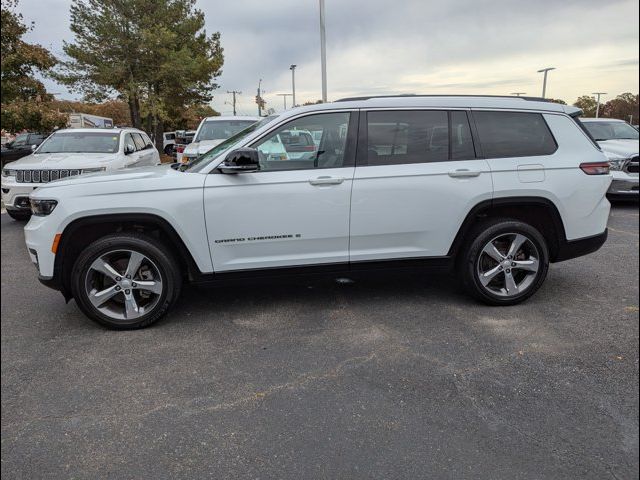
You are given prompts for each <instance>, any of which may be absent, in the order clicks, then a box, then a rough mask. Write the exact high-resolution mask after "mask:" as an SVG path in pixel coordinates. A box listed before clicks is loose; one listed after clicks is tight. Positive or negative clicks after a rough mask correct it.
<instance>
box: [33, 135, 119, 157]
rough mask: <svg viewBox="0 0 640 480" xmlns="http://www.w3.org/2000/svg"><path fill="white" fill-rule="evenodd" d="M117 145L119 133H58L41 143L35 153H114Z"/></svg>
mask: <svg viewBox="0 0 640 480" xmlns="http://www.w3.org/2000/svg"><path fill="white" fill-rule="evenodd" d="M119 144H120V134H119V133H114V132H60V133H54V134H53V135H51V136H50V137H49V138H48V139H47V140H45V141H44V142H42V145H40V148H39V149H38V150H37V151H36V152H35V153H116V152H117V151H118V146H119Z"/></svg>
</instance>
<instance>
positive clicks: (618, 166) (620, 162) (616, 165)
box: [609, 158, 626, 170]
mask: <svg viewBox="0 0 640 480" xmlns="http://www.w3.org/2000/svg"><path fill="white" fill-rule="evenodd" d="M625 162H626V159H625V158H617V159H615V160H609V165H610V166H611V170H622V168H623V167H624V164H625Z"/></svg>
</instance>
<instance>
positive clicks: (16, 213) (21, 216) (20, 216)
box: [7, 210, 31, 222]
mask: <svg viewBox="0 0 640 480" xmlns="http://www.w3.org/2000/svg"><path fill="white" fill-rule="evenodd" d="M7 215H9V216H10V217H11V218H13V219H14V220H18V221H19V222H26V221H27V220H29V219H30V218H31V212H30V211H28V210H25V211H22V210H7Z"/></svg>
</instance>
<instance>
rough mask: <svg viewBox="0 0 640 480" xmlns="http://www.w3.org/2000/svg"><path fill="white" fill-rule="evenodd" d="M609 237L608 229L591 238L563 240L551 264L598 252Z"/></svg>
mask: <svg viewBox="0 0 640 480" xmlns="http://www.w3.org/2000/svg"><path fill="white" fill-rule="evenodd" d="M608 236H609V229H605V231H604V232H602V233H600V234H598V235H594V236H592V237H585V238H579V239H577V240H565V241H564V242H563V243H561V244H560V246H559V247H558V254H557V255H556V256H555V258H554V259H553V260H552V262H562V261H564V260H570V259H572V258H576V257H581V256H583V255H588V254H589V253H593V252H595V251H596V250H599V249H600V247H602V245H604V242H606V241H607V237H608Z"/></svg>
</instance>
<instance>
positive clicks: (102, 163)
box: [2, 128, 160, 220]
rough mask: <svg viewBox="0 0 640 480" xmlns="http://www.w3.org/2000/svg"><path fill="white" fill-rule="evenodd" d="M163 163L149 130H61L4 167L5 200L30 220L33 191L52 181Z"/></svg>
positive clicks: (8, 206) (15, 214)
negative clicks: (146, 131)
mask: <svg viewBox="0 0 640 480" xmlns="http://www.w3.org/2000/svg"><path fill="white" fill-rule="evenodd" d="M159 163H160V155H159V154H158V150H156V148H155V147H154V146H153V143H152V142H151V140H150V139H149V137H148V136H147V134H146V133H144V132H142V131H140V130H137V129H135V128H109V129H104V128H101V129H98V128H73V129H65V130H57V131H56V132H54V133H53V134H52V135H50V136H49V137H48V138H47V139H46V140H45V141H44V142H42V144H40V146H39V147H38V148H36V149H35V150H34V151H33V153H32V154H31V155H28V156H26V157H22V158H21V159H19V160H16V161H15V162H12V163H10V164H8V165H7V166H6V167H5V168H3V169H2V201H3V202H4V205H5V208H6V209H7V213H8V214H9V215H10V216H11V217H12V218H14V219H16V220H27V219H28V218H29V217H30V216H31V208H30V205H29V194H30V193H31V192H32V191H34V190H35V189H36V188H39V187H42V186H43V185H44V184H47V183H48V182H51V181H53V180H58V179H61V178H65V177H71V176H75V175H84V174H87V173H96V172H103V171H105V170H115V169H119V168H125V167H138V166H149V165H158V164H159Z"/></svg>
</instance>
